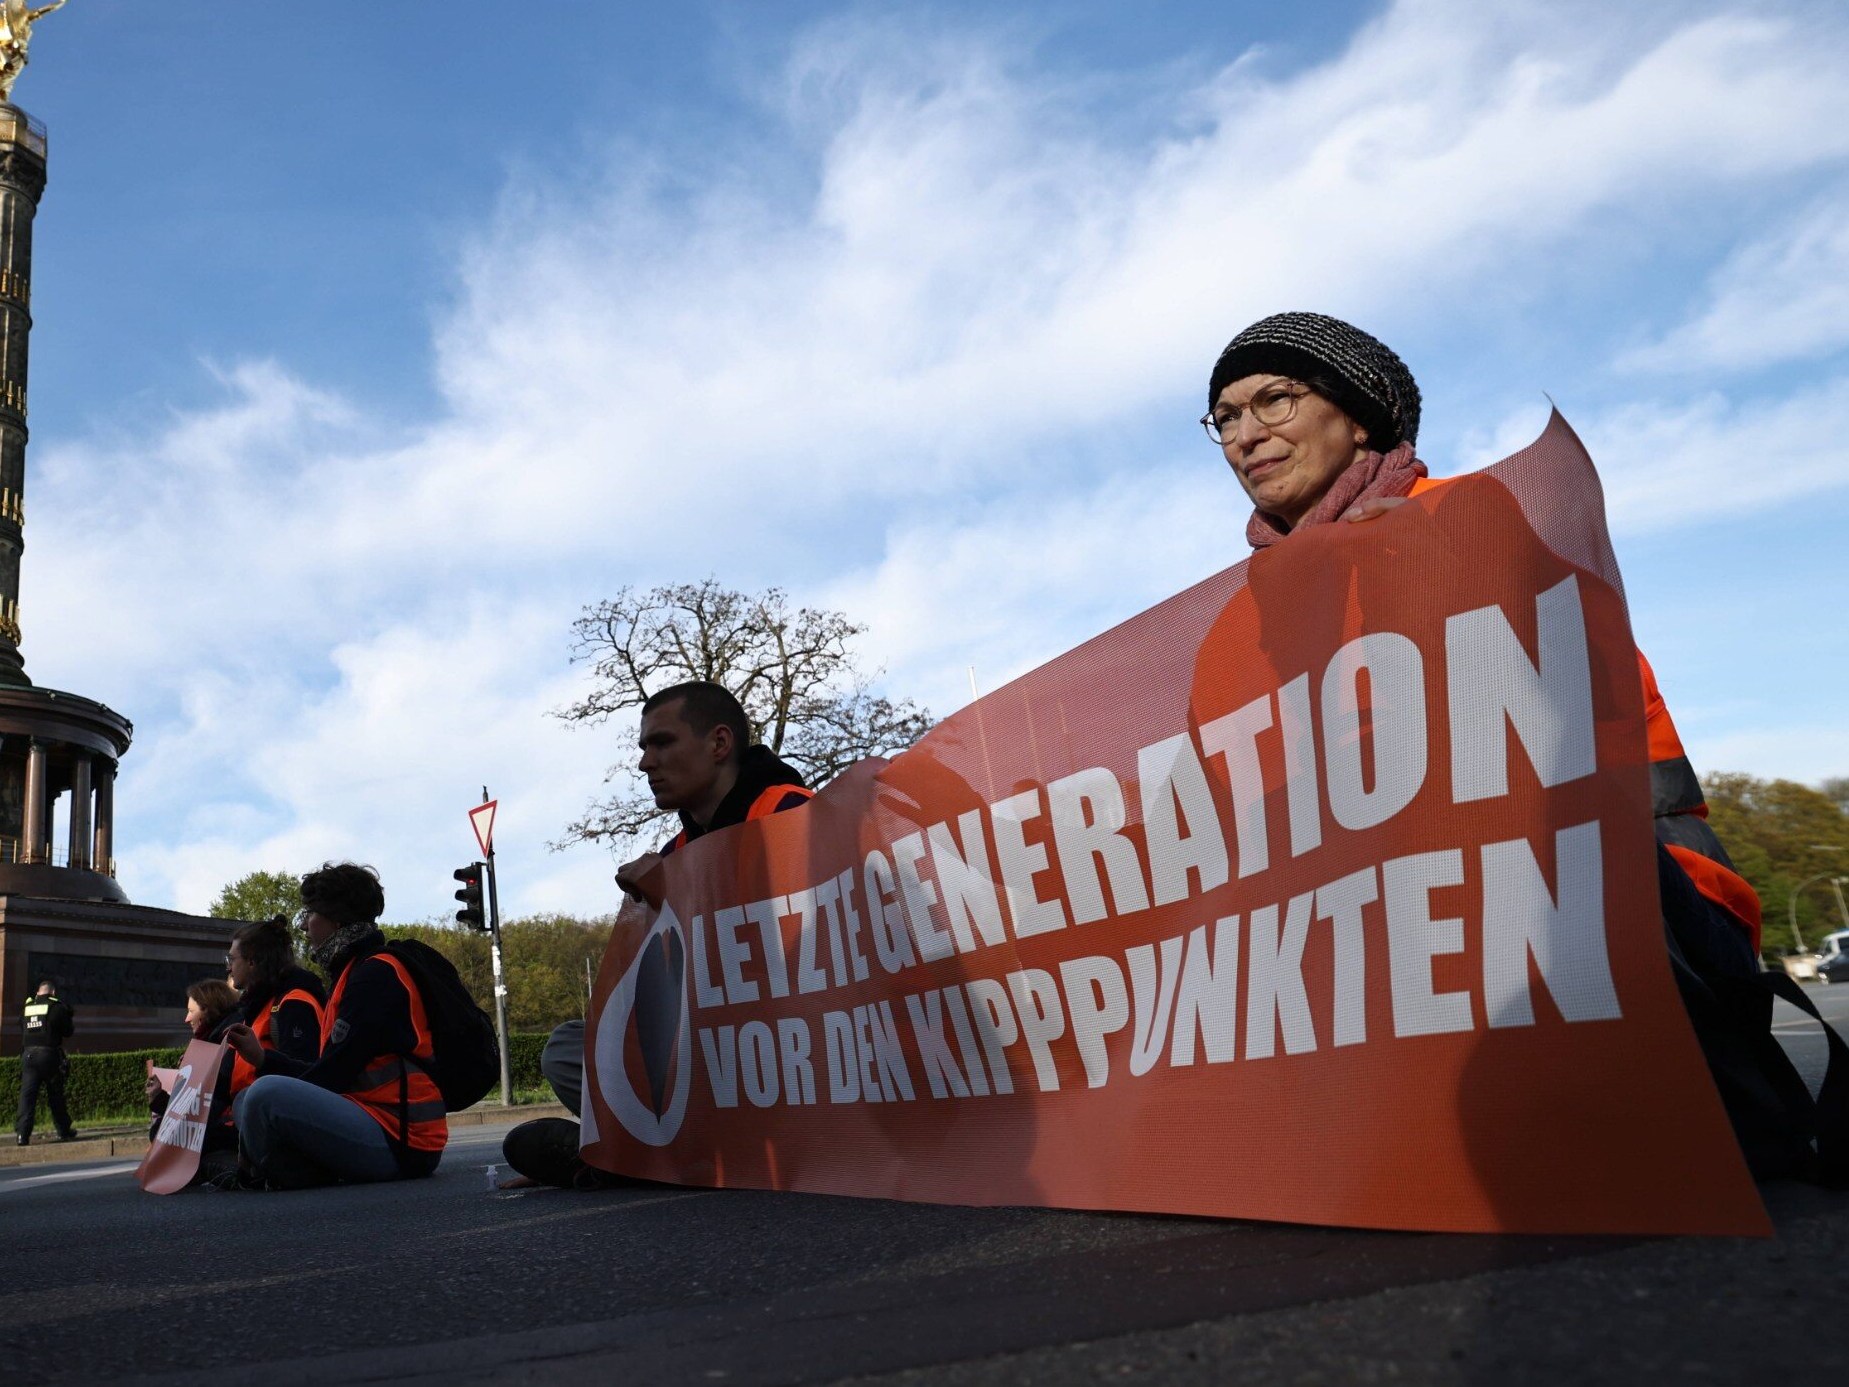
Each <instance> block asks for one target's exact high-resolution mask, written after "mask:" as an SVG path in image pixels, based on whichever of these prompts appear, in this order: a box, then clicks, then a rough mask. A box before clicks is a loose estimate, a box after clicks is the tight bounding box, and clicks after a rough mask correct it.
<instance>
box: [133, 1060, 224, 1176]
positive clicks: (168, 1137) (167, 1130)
mask: <svg viewBox="0 0 1849 1387" xmlns="http://www.w3.org/2000/svg"><path fill="white" fill-rule="evenodd" d="M226 1054H227V1047H226V1045H225V1043H224V1042H223V1041H222V1040H220V1041H207V1040H195V1041H193V1042H192V1043H191V1044H190V1045H188V1046H187V1047H186V1053H185V1055H183V1056H182V1057H181V1059H180V1067H179V1069H177V1070H174V1071H171V1072H172V1073H173V1081H172V1084H171V1086H167V1085H163V1086H164V1087H167V1091H168V1092H167V1109H166V1111H165V1112H164V1113H162V1114H161V1120H160V1125H159V1126H158V1127H157V1128H156V1129H155V1131H154V1140H153V1141H152V1142H151V1143H150V1144H149V1146H148V1153H147V1155H145V1156H143V1157H142V1158H141V1164H140V1166H138V1167H137V1168H136V1170H135V1179H136V1180H138V1181H139V1182H140V1183H141V1188H142V1189H144V1190H146V1191H147V1192H148V1193H149V1194H176V1193H178V1192H179V1191H180V1190H183V1189H185V1188H186V1187H187V1185H189V1184H191V1183H192V1179H193V1176H194V1175H196V1174H198V1171H199V1155H200V1152H202V1151H203V1150H204V1149H205V1134H206V1129H207V1128H208V1127H209V1126H210V1125H211V1123H212V1119H213V1117H214V1114H213V1112H212V1102H213V1095H214V1093H215V1092H216V1091H217V1088H218V1071H219V1067H220V1066H221V1065H222V1064H224V1063H225V1058H226ZM150 1072H152V1073H157V1074H159V1073H165V1072H169V1071H163V1070H150Z"/></svg>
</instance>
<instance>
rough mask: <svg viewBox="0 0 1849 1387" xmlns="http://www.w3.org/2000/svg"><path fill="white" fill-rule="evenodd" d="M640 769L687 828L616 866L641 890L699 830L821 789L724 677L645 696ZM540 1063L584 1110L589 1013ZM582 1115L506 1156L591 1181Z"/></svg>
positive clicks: (545, 1176)
mask: <svg viewBox="0 0 1849 1387" xmlns="http://www.w3.org/2000/svg"><path fill="white" fill-rule="evenodd" d="M637 742H638V744H639V745H640V747H641V749H642V757H641V760H640V761H638V762H637V764H636V768H637V769H638V770H639V771H641V773H642V775H643V776H644V777H645V778H646V779H647V781H648V787H649V791H650V792H651V793H652V794H653V795H654V797H655V803H656V805H657V806H659V807H660V808H662V809H672V810H675V811H677V812H678V813H679V814H680V820H681V831H680V832H679V833H677V834H676V835H675V836H674V837H673V838H672V839H671V840H670V841H669V842H667V843H665V844H663V845H662V848H661V850H660V851H659V852H646V853H643V854H642V856H640V857H638V858H636V860H635V861H633V862H628V863H625V864H624V865H623V866H622V867H621V868H619V869H618V870H617V873H616V881H617V885H619V886H621V887H622V888H623V890H624V891H625V892H627V893H628V894H629V895H631V896H633V897H636V898H637V899H640V898H641V888H642V882H643V881H644V879H645V878H647V876H648V874H649V873H650V872H652V871H653V870H654V869H655V868H656V867H657V866H659V865H660V863H661V860H662V858H664V857H665V856H667V855H668V854H669V853H671V852H673V851H674V850H675V849H677V848H680V847H683V846H685V845H686V844H687V843H690V842H692V841H693V840H694V839H695V838H699V837H703V836H704V835H706V834H708V833H711V832H714V831H715V830H717V829H721V828H730V827H731V826H732V825H733V824H741V823H745V822H747V821H749V820H751V819H761V818H763V817H765V816H766V815H768V814H777V813H781V812H782V811H783V810H785V809H794V808H797V807H798V806H799V805H801V804H803V803H805V802H806V801H807V800H808V799H809V798H810V797H811V796H812V795H813V794H814V793H815V792H814V791H812V790H809V789H806V788H804V786H803V782H802V776H801V775H799V774H798V773H797V772H796V770H795V769H794V768H793V767H791V766H789V765H787V764H786V763H785V762H784V761H783V760H782V759H780V758H779V757H778V756H777V754H776V753H775V752H773V751H772V750H771V749H770V748H769V747H767V746H764V745H762V744H761V743H754V742H753V741H752V740H751V724H750V721H749V720H748V719H747V718H746V716H745V710H744V708H743V706H742V705H741V704H740V703H739V701H738V700H737V699H736V698H734V697H733V696H732V695H731V693H730V692H728V691H727V690H726V689H724V688H722V687H721V686H720V685H718V684H714V683H710V682H707V681H705V680H699V681H695V682H692V683H687V684H676V685H674V686H673V687H672V688H668V689H663V690H661V691H660V692H659V693H657V694H655V695H653V696H652V697H650V698H649V700H648V701H647V702H646V703H644V704H643V705H642V727H641V731H640V733H639V735H638V737H637ZM540 1068H541V1070H542V1072H544V1074H545V1076H546V1081H547V1082H548V1083H549V1084H551V1085H552V1091H553V1092H554V1093H556V1094H558V1096H559V1101H560V1102H562V1103H564V1104H565V1106H566V1107H567V1108H569V1109H571V1111H572V1112H573V1113H577V1112H579V1111H581V1110H582V1106H583V1088H584V1022H582V1021H567V1022H565V1023H563V1024H562V1025H560V1026H559V1027H558V1028H557V1029H555V1030H554V1031H553V1032H552V1034H551V1035H550V1036H549V1037H548V1038H547V1040H546V1048H545V1051H544V1053H543V1054H542V1055H541V1057H540ZM579 1135H580V1134H579V1130H578V1124H577V1123H576V1122H570V1121H567V1120H566V1119H564V1118H560V1117H550V1118H538V1119H536V1120H534V1121H532V1122H523V1123H521V1124H520V1125H519V1126H518V1127H515V1128H514V1129H513V1130H512V1131H511V1132H509V1133H508V1134H507V1139H506V1140H505V1141H504V1142H503V1143H502V1146H501V1150H502V1153H503V1154H504V1155H505V1156H506V1157H507V1163H508V1164H509V1165H511V1166H512V1167H513V1168H514V1169H515V1170H516V1171H518V1172H519V1173H520V1174H522V1175H524V1176H526V1177H527V1178H528V1179H530V1180H537V1181H539V1182H541V1183H543V1184H548V1185H560V1186H564V1187H566V1188H578V1189H593V1188H596V1187H597V1186H598V1185H599V1184H602V1183H603V1182H604V1179H605V1177H604V1175H603V1174H602V1172H600V1171H597V1170H593V1169H592V1168H591V1167H589V1166H587V1165H585V1164H584V1162H583V1161H581V1160H580V1159H579V1158H578V1140H579Z"/></svg>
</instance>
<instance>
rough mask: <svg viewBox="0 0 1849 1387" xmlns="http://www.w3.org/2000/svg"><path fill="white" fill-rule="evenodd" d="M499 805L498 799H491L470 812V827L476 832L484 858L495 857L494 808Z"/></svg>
mask: <svg viewBox="0 0 1849 1387" xmlns="http://www.w3.org/2000/svg"><path fill="white" fill-rule="evenodd" d="M499 803H500V801H499V800H498V799H491V800H489V801H488V802H487V803H486V804H478V805H476V806H475V807H474V808H473V809H471V810H470V811H469V827H471V828H473V829H474V830H475V841H476V842H478V843H480V844H481V848H482V856H483V857H492V856H494V806H495V805H497V804H499Z"/></svg>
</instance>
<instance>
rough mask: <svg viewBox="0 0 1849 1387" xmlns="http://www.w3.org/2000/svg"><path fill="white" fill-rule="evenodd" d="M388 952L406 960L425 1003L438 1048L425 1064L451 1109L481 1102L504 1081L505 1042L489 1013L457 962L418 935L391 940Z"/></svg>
mask: <svg viewBox="0 0 1849 1387" xmlns="http://www.w3.org/2000/svg"><path fill="white" fill-rule="evenodd" d="M385 952H386V953H388V954H390V955H391V956H392V957H393V958H395V959H397V960H398V961H399V962H400V963H402V964H403V965H404V970H405V972H407V973H409V974H410V975H411V981H412V982H413V983H414V984H415V985H416V987H417V995H418V996H419V997H420V998H421V999H422V1000H423V1003H424V1019H425V1020H426V1021H427V1022H428V1023H429V1026H430V1043H431V1049H432V1050H433V1051H434V1053H433V1054H432V1056H431V1060H430V1063H428V1064H426V1065H424V1066H423V1068H424V1070H425V1072H426V1073H428V1074H429V1075H430V1077H431V1078H432V1079H433V1080H434V1081H435V1082H436V1086H437V1088H438V1089H440V1090H441V1091H442V1094H443V1105H444V1107H446V1108H448V1109H449V1111H451V1112H459V1111H461V1110H462V1109H463V1108H467V1107H471V1106H473V1105H474V1104H476V1103H479V1102H480V1101H481V1100H482V1099H483V1098H484V1097H485V1096H486V1095H487V1093H488V1090H489V1089H491V1088H493V1087H494V1086H495V1085H496V1084H498V1083H500V1081H501V1047H500V1045H499V1044H498V1043H497V1042H496V1040H495V1036H494V1023H493V1022H492V1021H490V1020H489V1019H488V1013H487V1012H485V1011H483V1010H482V1009H481V1008H480V1007H478V1006H476V1005H475V998H474V997H473V996H471V995H470V994H469V989H468V988H466V987H464V986H463V984H462V979H461V977H459V976H458V975H457V973H456V965H455V964H453V963H451V962H450V961H449V960H448V959H447V958H445V957H443V955H442V954H440V953H438V952H437V951H436V950H435V949H433V948H431V947H430V946H429V945H428V944H425V943H421V942H420V941H418V940H416V939H392V940H388V941H387V942H386V945H385Z"/></svg>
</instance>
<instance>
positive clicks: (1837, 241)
mask: <svg viewBox="0 0 1849 1387" xmlns="http://www.w3.org/2000/svg"><path fill="white" fill-rule="evenodd" d="M1845 345H1849V198H1835V199H1832V200H1830V201H1828V202H1826V203H1824V204H1823V205H1821V206H1819V207H1816V208H1814V209H1813V210H1812V211H1811V212H1810V213H1809V214H1808V215H1806V216H1805V217H1803V218H1802V219H1801V220H1799V221H1797V222H1796V223H1795V224H1793V225H1790V226H1783V227H1779V228H1777V230H1776V231H1775V232H1774V234H1772V235H1770V236H1766V237H1762V238H1760V239H1757V240H1754V241H1752V242H1751V243H1749V244H1747V245H1745V246H1742V247H1741V248H1740V249H1739V250H1738V251H1736V252H1735V253H1734V254H1733V255H1731V256H1729V257H1728V259H1727V262H1726V263H1725V264H1724V265H1722V266H1721V267H1720V269H1719V270H1717V271H1716V272H1715V274H1714V276H1713V278H1712V280H1711V282H1710V284H1709V289H1708V298H1707V302H1706V303H1705V304H1703V305H1702V307H1701V309H1700V311H1699V313H1698V314H1697V315H1696V316H1695V317H1693V318H1691V319H1689V320H1688V321H1686V322H1684V323H1682V324H1680V325H1679V326H1677V327H1676V328H1675V329H1673V330H1672V331H1670V332H1669V333H1667V334H1665V335H1664V336H1663V337H1662V338H1661V339H1660V340H1658V341H1656V342H1652V343H1650V344H1648V345H1646V346H1642V347H1638V348H1635V349H1634V350H1632V351H1630V352H1628V353H1626V354H1625V355H1624V356H1623V357H1621V358H1620V359H1619V365H1620V366H1621V367H1624V368H1627V369H1630V370H1635V371H1662V372H1689V371H1708V370H1717V369H1718V370H1759V369H1763V368H1765V367H1770V366H1776V365H1780V364H1782V363H1785V362H1791V361H1799V360H1803V359H1804V358H1808V357H1815V356H1818V355H1822V354H1825V353H1830V352H1835V351H1839V350H1841V349H1842V348H1843V347H1844V346H1845Z"/></svg>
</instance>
